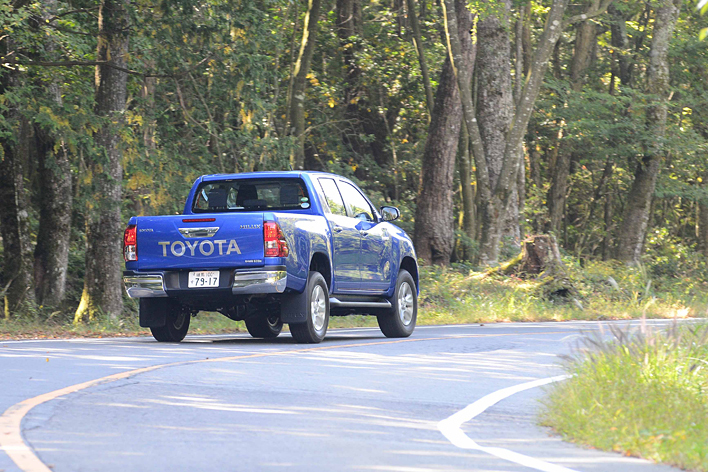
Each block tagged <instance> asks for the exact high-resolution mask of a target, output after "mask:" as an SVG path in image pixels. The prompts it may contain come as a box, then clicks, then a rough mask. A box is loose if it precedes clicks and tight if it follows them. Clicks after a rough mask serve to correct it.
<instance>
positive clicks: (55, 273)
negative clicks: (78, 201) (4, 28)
mask: <svg viewBox="0 0 708 472" xmlns="http://www.w3.org/2000/svg"><path fill="white" fill-rule="evenodd" d="M52 85H55V84H52ZM57 88H58V87H57ZM35 135H36V136H37V139H36V142H37V154H38V158H39V159H38V172H39V184H40V189H41V190H40V197H39V232H38V234H37V245H36V247H35V249H34V280H35V284H36V294H37V303H39V304H40V305H44V306H49V307H57V306H59V305H60V304H61V303H62V302H63V301H64V294H65V290H66V273H67V270H68V266H69V246H70V243H71V209H72V201H73V193H72V181H71V164H70V162H69V157H68V155H67V153H66V149H65V148H64V146H63V145H62V144H60V143H57V142H56V140H55V139H54V138H53V137H52V136H51V135H50V134H49V133H47V132H46V131H45V130H42V129H41V128H39V127H38V126H35ZM57 148H58V150H57Z"/></svg>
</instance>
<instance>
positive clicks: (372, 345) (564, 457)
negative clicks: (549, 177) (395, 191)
mask: <svg viewBox="0 0 708 472" xmlns="http://www.w3.org/2000/svg"><path fill="white" fill-rule="evenodd" d="M598 326H599V324H598V323H589V322H569V323H538V324H532V323H523V324H516V323H511V324H494V325H484V326H480V325H466V326H439V327H419V328H417V329H416V331H415V333H414V334H413V336H412V337H411V338H408V339H405V340H390V339H386V338H384V337H383V336H382V335H381V333H380V332H379V331H378V330H377V329H347V330H333V331H331V332H330V333H329V334H328V336H327V338H326V340H325V341H324V342H323V343H322V344H320V345H316V346H306V345H298V344H294V342H293V340H292V338H291V337H290V335H289V334H287V333H285V334H282V335H281V337H279V338H278V339H276V340H273V341H260V340H254V339H252V338H250V337H248V335H240V334H239V335H233V336H188V337H187V339H186V340H185V341H184V342H183V343H181V344H178V345H174V344H173V345H170V344H161V343H157V342H154V341H153V340H152V338H128V339H126V338H123V339H90V340H65V341H63V340H62V341H20V342H0V372H2V378H1V380H0V411H6V410H7V412H6V414H5V415H3V417H0V435H4V437H5V444H7V443H8V439H7V438H10V437H11V436H12V432H11V431H9V429H11V428H10V427H9V426H8V425H9V424H10V422H11V421H10V419H11V418H10V416H11V414H12V413H11V412H12V411H13V405H16V404H18V403H20V402H23V401H25V402H26V401H27V400H28V399H31V398H34V397H36V396H38V395H42V394H46V393H48V392H53V391H56V390H58V389H65V388H67V387H70V386H72V385H76V384H80V383H82V382H88V381H92V380H95V379H99V378H102V377H106V376H109V375H114V374H119V375H118V377H121V376H122V377H124V378H118V379H115V380H112V381H104V382H100V383H97V384H92V385H91V386H89V387H87V388H83V389H81V390H77V391H75V392H74V393H66V392H64V393H65V394H64V395H59V394H53V395H49V396H45V397H43V398H41V399H39V400H33V402H34V403H32V402H30V403H26V404H27V405H30V406H32V405H35V404H36V406H34V407H33V408H31V409H30V410H29V411H28V412H27V413H26V414H23V415H21V416H22V422H21V434H22V438H21V440H23V441H24V443H25V444H26V445H27V446H29V448H30V449H29V450H30V451H31V452H30V454H29V455H30V456H32V454H31V453H32V452H33V453H34V455H36V457H38V458H39V460H40V461H41V462H39V464H40V465H41V464H42V463H43V464H44V465H46V467H48V468H49V469H50V470H54V471H57V472H59V471H72V472H74V471H76V472H78V471H101V472H108V471H163V470H164V471H168V470H169V471H182V470H190V471H212V470H213V471H224V470H238V471H254V470H259V471H260V470H262V471H281V470H288V471H307V472H310V471H346V470H361V471H400V472H424V471H458V470H470V471H517V470H519V471H521V470H534V468H535V469H536V470H544V471H548V472H564V471H568V470H576V471H614V470H622V472H635V471H637V472H644V471H647V472H649V471H651V472H654V471H657V472H659V471H669V470H676V469H671V468H669V467H666V466H658V465H654V464H651V463H649V462H646V461H642V460H639V459H633V458H627V457H622V456H620V455H618V454H611V453H603V452H598V451H594V450H589V449H583V448H580V447H577V446H574V445H571V444H568V443H564V442H562V441H561V440H559V439H558V438H556V437H554V436H552V435H550V432H549V431H548V430H546V429H544V428H541V427H538V426H536V424H535V415H536V412H537V409H538V400H539V399H540V398H542V397H543V389H544V388H545V387H537V388H528V389H526V390H523V391H520V392H518V393H515V394H513V395H511V396H508V398H505V399H501V400H500V401H498V403H495V404H492V405H491V406H489V405H487V406H488V407H487V408H485V407H484V406H483V405H482V406H480V405H481V403H477V404H475V406H474V407H471V408H472V409H475V408H476V407H477V406H480V408H479V409H478V410H479V411H478V414H477V415H476V416H475V417H474V418H473V419H471V420H469V421H466V420H465V422H464V423H463V424H462V425H461V426H460V428H461V431H458V433H459V434H458V436H460V437H462V438H463V439H464V438H466V439H465V441H467V443H468V446H464V445H462V446H463V447H459V446H460V445H461V444H457V445H456V444H454V443H453V442H451V441H450V440H449V439H448V437H447V436H446V435H444V434H443V432H441V430H440V429H439V427H440V422H441V421H442V420H445V419H446V418H449V417H450V416H451V415H455V414H456V413H458V412H460V411H461V410H463V409H464V408H465V407H467V406H468V405H470V404H472V403H475V402H477V401H478V400H480V399H481V398H483V397H485V396H487V395H499V394H498V392H499V391H500V390H502V389H506V388H508V387H513V386H516V385H520V384H524V383H527V382H530V381H534V380H538V379H544V378H549V377H554V376H558V375H560V374H563V371H562V369H561V368H560V367H559V358H558V356H559V355H561V354H567V353H569V352H570V350H571V349H572V347H573V345H574V344H575V343H576V342H577V339H578V336H579V334H580V330H581V329H583V330H586V331H587V330H592V329H597V327H598ZM164 364H170V365H169V366H165V367H159V368H155V369H152V370H148V371H144V372H140V373H133V374H131V375H127V374H124V375H121V373H126V372H130V371H132V370H135V369H140V368H145V367H150V366H160V365H164ZM495 392H497V393H495ZM502 393H503V392H502ZM487 398H490V397H487ZM485 401H486V400H485ZM8 409H9V410H8ZM14 410H17V407H15V408H14ZM15 415H16V416H17V415H18V413H17V411H15ZM2 420H4V422H3V421H2ZM18 424H19V423H18ZM16 429H18V432H19V428H16ZM18 438H19V436H18ZM1 439H2V438H0V440H1ZM469 443H471V444H472V446H470V445H469ZM474 446H476V447H474ZM465 447H467V448H465ZM7 448H8V449H13V450H19V449H21V448H18V447H15V446H11V447H9V446H8V447H7ZM524 461H527V462H524ZM528 461H530V462H528ZM519 462H521V463H527V465H521V464H520V463H519ZM23 464H25V465H23V466H22V468H20V467H18V465H16V464H15V463H14V462H13V461H12V460H11V459H10V457H9V456H8V454H7V451H5V452H3V451H0V471H2V472H5V471H13V472H14V471H20V470H25V471H28V470H41V467H40V468H37V467H34V468H32V466H31V464H32V463H31V461H30V462H24V463H23ZM27 464H30V465H27ZM528 464H530V465H531V466H532V467H533V468H532V467H529V466H528ZM45 470H46V469H45Z"/></svg>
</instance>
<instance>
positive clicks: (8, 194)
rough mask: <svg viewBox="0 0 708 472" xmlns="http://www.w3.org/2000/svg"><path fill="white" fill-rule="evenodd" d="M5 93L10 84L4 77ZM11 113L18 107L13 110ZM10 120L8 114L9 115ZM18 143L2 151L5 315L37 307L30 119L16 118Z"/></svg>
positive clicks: (4, 145) (0, 206)
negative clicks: (27, 186) (31, 224)
mask: <svg viewBox="0 0 708 472" xmlns="http://www.w3.org/2000/svg"><path fill="white" fill-rule="evenodd" d="M3 82H4V83H3V84H2V87H3V89H4V90H3V93H4V91H5V90H7V88H9V87H8V85H10V84H9V83H7V82H6V81H5V80H3ZM6 113H7V114H8V115H10V114H12V115H14V114H16V113H17V110H12V109H11V110H9V111H7V112H6ZM5 118H6V119H7V118H8V116H5ZM16 120H17V122H18V129H17V133H16V135H15V137H16V142H15V143H10V142H8V141H7V140H6V139H3V140H2V147H1V148H0V152H2V155H1V156H0V158H1V160H0V230H1V231H2V242H3V279H2V280H3V284H4V286H3V287H0V293H2V292H3V291H4V292H5V317H6V318H9V317H10V315H18V316H21V315H23V314H25V313H27V312H29V311H32V310H33V309H34V307H35V297H34V279H33V274H32V272H33V270H32V241H31V239H30V230H29V213H28V211H27V209H28V198H27V193H26V192H25V187H24V181H25V176H26V174H27V160H28V159H27V158H28V152H29V143H28V141H29V134H30V133H31V127H30V125H29V123H28V122H27V120H25V119H24V118H21V117H17V118H16Z"/></svg>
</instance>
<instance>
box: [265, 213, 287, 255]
mask: <svg viewBox="0 0 708 472" xmlns="http://www.w3.org/2000/svg"><path fill="white" fill-rule="evenodd" d="M263 241H264V242H263V245H264V249H265V257H288V254H289V253H290V250H289V249H288V243H287V241H285V236H283V232H282V231H281V230H280V226H278V223H276V222H275V221H266V222H265V223H263Z"/></svg>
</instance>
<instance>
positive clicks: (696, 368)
mask: <svg viewBox="0 0 708 472" xmlns="http://www.w3.org/2000/svg"><path fill="white" fill-rule="evenodd" d="M611 334H612V335H613V336H612V337H613V339H612V340H610V341H607V340H603V339H601V338H600V337H594V338H587V339H586V343H585V347H586V349H584V350H581V351H579V352H578V353H576V355H574V356H573V357H571V358H569V359H568V364H567V369H568V371H569V372H570V373H571V374H573V377H572V378H571V379H569V380H566V381H564V382H561V383H559V384H556V385H555V386H554V387H552V388H551V389H550V391H549V394H548V396H547V397H546V398H545V399H544V401H543V405H544V406H543V411H542V413H541V423H542V424H544V425H547V426H550V427H552V428H553V429H554V430H555V431H556V432H558V433H559V434H561V435H562V436H563V437H564V439H567V440H570V441H574V442H578V443H582V444H587V445H590V446H593V447H596V448H598V449H603V450H608V451H617V452H622V453H624V454H627V455H632V456H639V457H644V458H646V459H650V460H653V461H656V462H663V463H667V464H672V465H676V466H678V467H681V468H684V469H687V470H698V471H708V324H705V323H703V324H696V325H692V326H685V325H684V326H683V327H681V328H676V327H674V328H673V329H671V330H669V332H666V333H659V332H651V331H650V330H648V329H647V328H644V329H643V330H642V331H640V332H636V333H634V334H628V333H626V332H623V331H619V330H617V329H614V330H612V333H611Z"/></svg>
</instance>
